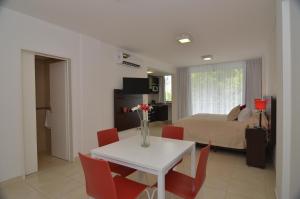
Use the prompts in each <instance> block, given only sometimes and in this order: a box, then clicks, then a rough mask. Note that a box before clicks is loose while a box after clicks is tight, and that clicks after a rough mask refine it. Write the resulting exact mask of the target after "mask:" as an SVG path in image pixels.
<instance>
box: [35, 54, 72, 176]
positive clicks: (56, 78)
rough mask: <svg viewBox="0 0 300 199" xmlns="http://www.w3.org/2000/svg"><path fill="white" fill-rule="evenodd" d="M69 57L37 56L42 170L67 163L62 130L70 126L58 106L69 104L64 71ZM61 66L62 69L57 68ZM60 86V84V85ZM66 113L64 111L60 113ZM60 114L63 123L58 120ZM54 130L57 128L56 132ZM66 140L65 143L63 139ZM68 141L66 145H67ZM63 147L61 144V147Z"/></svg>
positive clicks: (37, 94)
mask: <svg viewBox="0 0 300 199" xmlns="http://www.w3.org/2000/svg"><path fill="white" fill-rule="evenodd" d="M66 66H67V61H66V60H62V59H57V58H52V57H46V56H41V55H36V56H35V90H36V126H37V152H38V170H43V169H46V168H48V167H52V166H55V165H60V164H63V163H64V161H65V160H68V157H67V155H66V154H67V153H68V152H67V148H66V145H67V142H66V140H65V139H64V136H60V135H56V134H57V133H58V134H60V133H62V132H63V131H65V129H66V124H65V123H66V121H65V120H64V118H61V115H57V114H58V113H57V110H55V109H57V108H58V107H53V108H54V110H52V108H51V107H52V106H54V104H55V103H56V104H55V105H56V106H59V107H63V106H65V95H64V94H63V93H64V92H65V89H64V88H63V87H64V86H63V85H64V81H65V80H64V77H60V76H61V75H62V74H57V73H59V72H61V73H64V71H65V68H64V67H66ZM57 70H58V71H57ZM59 87H60V88H59ZM60 114H64V113H60ZM55 117H59V120H61V121H59V123H60V124H59V123H58V122H57V119H58V118H55ZM52 131H54V132H53V133H52ZM61 139H62V141H64V140H65V141H64V142H65V144H62V145H61V146H58V145H59V144H60V143H56V142H61ZM63 145H65V147H63ZM58 147H59V148H58Z"/></svg>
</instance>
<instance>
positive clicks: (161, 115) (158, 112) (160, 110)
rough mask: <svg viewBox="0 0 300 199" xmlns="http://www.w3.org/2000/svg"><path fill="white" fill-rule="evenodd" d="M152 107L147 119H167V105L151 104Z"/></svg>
mask: <svg viewBox="0 0 300 199" xmlns="http://www.w3.org/2000/svg"><path fill="white" fill-rule="evenodd" d="M152 107H153V109H152V110H151V111H150V112H149V113H148V117H149V121H150V122H155V121H166V120H168V109H169V108H168V105H152Z"/></svg>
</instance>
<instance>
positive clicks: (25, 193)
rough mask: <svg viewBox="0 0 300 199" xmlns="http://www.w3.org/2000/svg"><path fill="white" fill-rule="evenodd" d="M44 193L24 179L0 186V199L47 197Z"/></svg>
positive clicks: (39, 198) (44, 198) (45, 198)
mask: <svg viewBox="0 0 300 199" xmlns="http://www.w3.org/2000/svg"><path fill="white" fill-rule="evenodd" d="M46 196H47V195H46V194H42V193H40V192H38V191H36V190H35V189H33V188H32V187H31V186H30V185H28V184H27V183H25V182H24V181H19V182H14V183H10V184H6V185H1V186H0V198H1V199H2V198H3V199H18V198H30V199H47V198H48V197H46Z"/></svg>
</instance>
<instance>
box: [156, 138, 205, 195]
mask: <svg viewBox="0 0 300 199" xmlns="http://www.w3.org/2000/svg"><path fill="white" fill-rule="evenodd" d="M209 151H210V144H209V145H207V146H206V147H204V148H202V149H201V151H200V158H199V162H198V166H197V173H196V178H192V177H190V176H187V175H184V174H182V173H179V172H176V171H173V170H171V171H170V172H169V173H168V174H167V175H166V178H165V183H166V184H165V186H166V190H167V191H169V192H172V193H174V194H175V195H177V196H179V197H182V198H185V199H194V198H196V195H197V193H198V192H199V190H200V188H201V187H202V185H203V183H204V180H205V177H206V165H207V159H208V154H209ZM154 186H155V187H156V186H157V185H154ZM154 193H155V191H154V192H153V193H152V198H153V196H154Z"/></svg>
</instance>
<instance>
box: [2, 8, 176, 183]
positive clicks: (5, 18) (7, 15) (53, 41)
mask: <svg viewBox="0 0 300 199" xmlns="http://www.w3.org/2000/svg"><path fill="white" fill-rule="evenodd" d="M0 27H1V29H0V44H1V45H0V90H1V96H0V97H1V100H0V110H1V112H0V133H1V134H0V136H1V137H0V158H1V161H0V182H1V181H4V180H6V179H9V178H12V177H16V176H20V175H23V167H24V157H23V155H24V151H23V150H24V146H23V140H22V133H23V131H22V95H21V94H22V89H21V49H25V50H31V51H34V52H39V53H45V54H50V55H55V56H60V57H64V58H69V59H71V98H72V99H71V103H72V105H71V106H72V117H71V119H72V133H73V151H74V155H76V154H77V152H78V151H82V152H87V151H88V150H89V149H91V148H93V147H95V146H97V145H96V137H95V134H96V131H97V130H98V129H100V128H108V127H112V125H113V89H114V88H121V87H122V83H121V82H122V77H123V76H134V77H146V67H149V66H151V68H157V69H159V70H163V71H166V72H169V73H173V72H174V71H173V69H172V68H171V67H170V66H169V65H167V64H165V63H161V62H159V61H157V60H154V59H151V58H148V57H146V56H141V55H138V56H140V57H141V59H143V62H144V66H145V67H144V68H141V69H132V68H127V67H124V66H120V65H117V64H115V58H114V56H115V52H116V50H117V48H116V47H113V46H110V45H108V44H105V43H103V42H101V41H98V40H95V39H93V38H90V37H87V36H84V35H81V34H79V33H75V32H72V31H69V30H67V29H64V28H61V27H58V26H55V25H53V24H49V23H47V22H44V21H41V20H38V19H35V18H32V17H30V16H26V15H23V14H20V13H17V12H15V11H11V10H9V9H6V8H2V7H0Z"/></svg>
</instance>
